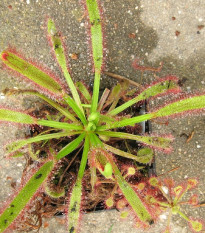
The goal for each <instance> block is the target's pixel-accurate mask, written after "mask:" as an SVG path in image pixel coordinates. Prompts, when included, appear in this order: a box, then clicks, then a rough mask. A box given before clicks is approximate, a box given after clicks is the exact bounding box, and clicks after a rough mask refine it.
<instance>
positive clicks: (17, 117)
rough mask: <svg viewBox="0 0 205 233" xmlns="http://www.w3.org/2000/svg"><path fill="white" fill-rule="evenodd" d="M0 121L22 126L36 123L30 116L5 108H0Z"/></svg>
mask: <svg viewBox="0 0 205 233" xmlns="http://www.w3.org/2000/svg"><path fill="white" fill-rule="evenodd" d="M1 121H5V122H13V123H22V124H36V123H37V119H36V118H34V117H32V116H31V115H29V114H26V113H23V112H20V111H15V110H12V109H9V108H5V107H0V122H1Z"/></svg>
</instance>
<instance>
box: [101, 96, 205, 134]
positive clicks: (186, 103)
mask: <svg viewBox="0 0 205 233" xmlns="http://www.w3.org/2000/svg"><path fill="white" fill-rule="evenodd" d="M202 109H205V95H204V94H203V95H198V96H190V97H187V98H185V99H182V100H179V101H175V102H173V103H170V104H167V105H166V106H165V107H162V108H160V109H159V110H157V111H156V112H152V113H149V114H145V115H141V116H137V117H132V118H128V119H124V120H121V121H118V122H115V123H113V124H107V125H103V126H98V127H97V130H98V131H101V130H106V129H114V128H119V127H124V126H127V125H134V124H136V123H139V122H142V121H147V120H150V119H153V118H160V117H169V116H173V115H176V114H180V113H185V112H187V111H190V112H191V111H195V110H202Z"/></svg>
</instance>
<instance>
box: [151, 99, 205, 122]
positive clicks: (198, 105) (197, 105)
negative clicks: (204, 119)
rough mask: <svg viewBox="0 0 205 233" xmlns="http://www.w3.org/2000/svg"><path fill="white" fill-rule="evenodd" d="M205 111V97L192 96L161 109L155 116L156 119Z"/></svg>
mask: <svg viewBox="0 0 205 233" xmlns="http://www.w3.org/2000/svg"><path fill="white" fill-rule="evenodd" d="M200 109H205V95H199V96H190V97H188V98H186V99H182V100H179V101H176V102H173V103H170V104H168V105H166V106H165V107H163V108H160V109H159V110H158V111H156V112H155V113H153V114H154V118H158V117H165V116H172V115H175V114H179V113H183V112H186V111H193V110H200Z"/></svg>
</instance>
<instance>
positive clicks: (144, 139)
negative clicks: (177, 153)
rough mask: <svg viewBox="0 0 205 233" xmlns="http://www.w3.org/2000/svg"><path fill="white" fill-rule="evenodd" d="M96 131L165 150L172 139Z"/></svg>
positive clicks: (168, 147) (168, 149) (168, 148)
mask: <svg viewBox="0 0 205 233" xmlns="http://www.w3.org/2000/svg"><path fill="white" fill-rule="evenodd" d="M96 133H97V134H99V135H105V136H109V137H116V138H122V139H130V140H136V141H138V142H141V143H144V144H146V145H148V146H151V147H156V148H158V149H163V150H167V151H170V150H171V148H170V144H171V142H172V141H173V138H169V137H157V136H139V135H134V134H129V133H121V132H112V131H103V132H102V131H98V132H96Z"/></svg>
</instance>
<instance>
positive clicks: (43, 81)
mask: <svg viewBox="0 0 205 233" xmlns="http://www.w3.org/2000/svg"><path fill="white" fill-rule="evenodd" d="M1 59H2V61H3V62H4V63H5V64H6V65H7V66H8V67H9V68H11V69H13V70H15V71H17V72H19V73H20V74H22V75H23V76H25V77H27V78H28V79H29V80H31V81H32V82H34V83H36V84H37V85H38V86H40V87H41V88H42V89H43V90H46V91H48V92H50V93H53V94H55V95H60V96H61V95H62V87H61V86H60V84H59V83H58V82H57V81H55V80H54V79H53V78H52V77H50V76H49V75H48V74H46V73H45V72H43V71H42V70H40V69H38V68H37V67H36V66H34V65H33V64H31V63H29V62H27V61H25V60H24V59H22V58H20V57H19V56H17V55H16V54H14V53H12V52H9V51H4V52H2V54H1Z"/></svg>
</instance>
